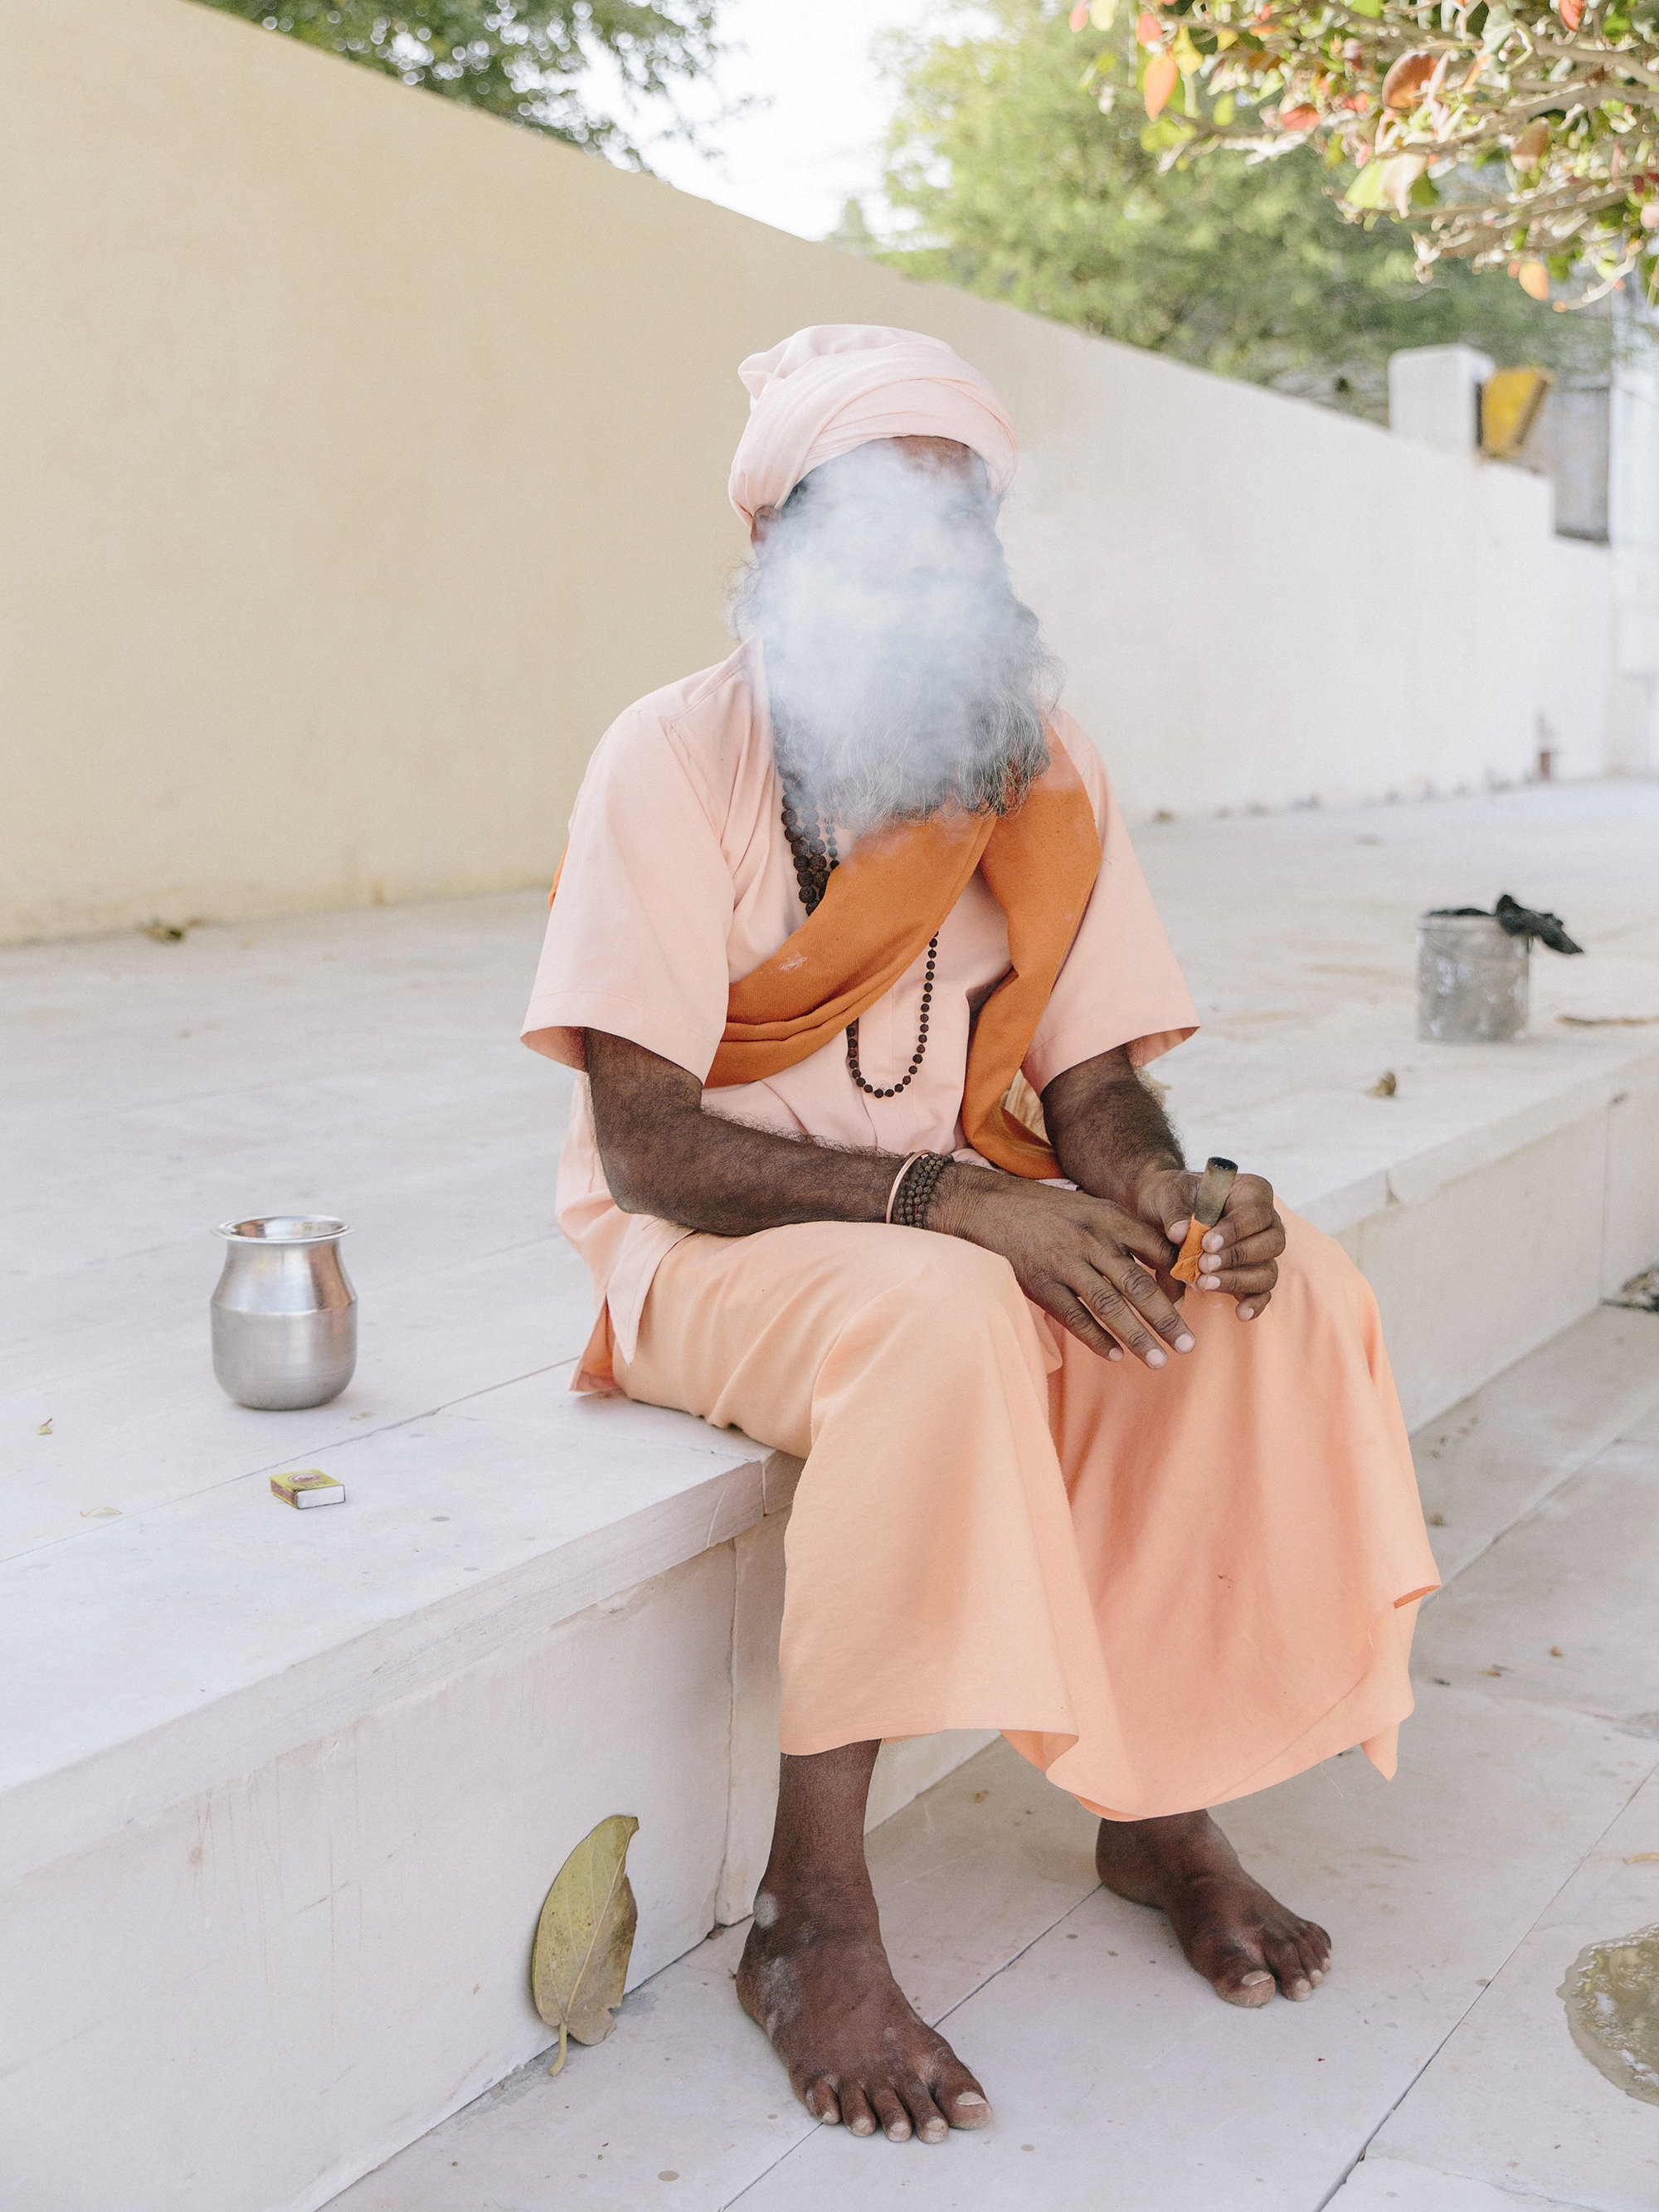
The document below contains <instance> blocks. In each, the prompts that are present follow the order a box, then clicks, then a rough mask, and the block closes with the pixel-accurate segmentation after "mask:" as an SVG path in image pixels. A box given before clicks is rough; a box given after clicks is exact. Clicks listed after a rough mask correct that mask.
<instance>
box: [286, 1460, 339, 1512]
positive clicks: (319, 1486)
mask: <svg viewBox="0 0 1659 2212" xmlns="http://www.w3.org/2000/svg"><path fill="white" fill-rule="evenodd" d="M270 1494H271V1496H272V1497H273V1498H281V1499H282V1501H283V1504H284V1505H343V1504H344V1503H345V1485H344V1484H343V1483H341V1482H336V1480H334V1477H333V1476H332V1475H331V1474H324V1473H323V1472H322V1470H321V1469H320V1468H314V1467H307V1468H301V1470H300V1472H299V1473H298V1474H273V1475H272V1476H271V1478H270Z"/></svg>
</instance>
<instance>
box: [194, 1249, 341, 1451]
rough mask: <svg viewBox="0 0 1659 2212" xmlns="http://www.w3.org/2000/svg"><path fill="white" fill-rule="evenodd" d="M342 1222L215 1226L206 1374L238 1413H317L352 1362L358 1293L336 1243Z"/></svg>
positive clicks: (337, 1390) (338, 1388) (336, 1389)
mask: <svg viewBox="0 0 1659 2212" xmlns="http://www.w3.org/2000/svg"><path fill="white" fill-rule="evenodd" d="M349 1230H350V1224H349V1222H344V1221H335V1220H331V1219H330V1218H327V1217H326V1216H323V1217H313V1216H311V1215H307V1214H295V1213H279V1214H270V1215H266V1216H264V1217H263V1218H255V1219H253V1220H249V1221H224V1222H221V1223H220V1225H219V1226H218V1228H217V1229H216V1230H215V1231H214V1232H213V1233H214V1235H215V1236H216V1237H223V1238H224V1240H225V1264H224V1269H223V1272H222V1274H221V1275H220V1277H219V1287H218V1288H217V1290H216V1291H215V1292H214V1293H213V1306H212V1312H213V1371H214V1373H215V1375H216V1376H218V1378H219V1383H220V1387H221V1388H222V1389H223V1390H225V1391H226V1392H227V1393H228V1395H229V1396H231V1397H233V1398H234V1399H235V1401H236V1402H237V1404H238V1405H239V1406H253V1407H258V1409H259V1410H260V1411H261V1412H265V1413H279V1412H288V1411H290V1410H292V1409H293V1408H295V1407H300V1406H325V1405H327V1403H328V1401H329V1400H330V1399H331V1398H337V1397H338V1396H339V1395H340V1393H341V1391H342V1390H343V1389H345V1386H346V1384H347V1383H349V1382H350V1380H351V1376H352V1371H353V1370H354V1369H355V1368H356V1364H357V1293H356V1291H354V1290H353V1289H352V1287H351V1285H350V1284H349V1281H348V1280H347V1279H346V1272H345V1268H344V1267H343V1265H342V1264H341V1260H340V1239H341V1237H344V1236H346V1235H348V1234H349Z"/></svg>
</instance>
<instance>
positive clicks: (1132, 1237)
mask: <svg viewBox="0 0 1659 2212" xmlns="http://www.w3.org/2000/svg"><path fill="white" fill-rule="evenodd" d="M927 1225H928V1227H929V1228H930V1229H933V1230H938V1231H942V1232H943V1233H944V1234H945V1235H946V1236H948V1237H962V1238H963V1239H964V1240H965V1241H966V1242H967V1243H970V1244H979V1245H982V1246H983V1247H984V1249H986V1250H987V1252H1000V1254H1001V1255H1002V1256H1003V1258H1004V1259H1005V1260H1006V1261H1007V1262H1008V1264H1009V1266H1010V1267H1012V1269H1013V1271H1014V1274H1015V1276H1016V1278H1017V1279H1018V1283H1019V1286H1020V1288H1021V1290H1022V1291H1024V1293H1025V1295H1026V1297H1028V1298H1030V1300H1031V1301H1032V1303H1033V1304H1036V1305H1039V1306H1041V1307H1042V1310H1043V1311H1044V1312H1045V1313H1046V1314H1048V1315H1050V1316H1052V1317H1053V1318H1054V1320H1055V1321H1057V1322H1059V1323H1060V1326H1061V1328H1068V1329H1070V1331H1071V1333H1072V1334H1073V1336H1075V1337H1077V1338H1078V1339H1079V1340H1080V1341H1081V1342H1082V1343H1084V1344H1086V1345H1087V1346H1088V1347H1089V1349H1090V1350H1091V1352H1099V1353H1100V1354H1101V1355H1102V1356H1103V1358H1107V1359H1121V1358H1122V1357H1123V1354H1124V1352H1126V1351H1127V1352H1133V1354H1134V1356H1135V1357H1136V1358H1137V1359H1140V1360H1143V1361H1144V1362H1145V1363H1146V1365H1147V1366H1148V1367H1162V1366H1164V1364H1166V1362H1167V1360H1168V1357H1169V1350H1174V1351H1176V1352H1190V1351H1191V1350H1192V1348H1193V1341H1194V1340H1193V1334H1192V1331H1191V1330H1190V1329H1189V1328H1188V1326H1187V1324H1186V1322H1184V1321H1183V1320H1182V1317H1181V1312H1180V1309H1179V1308H1178V1307H1177V1306H1176V1305H1175V1304H1172V1303H1171V1301H1170V1299H1169V1298H1167V1297H1165V1296H1164V1292H1163V1291H1161V1290H1160V1289H1159V1288H1158V1275H1157V1272H1156V1271H1157V1270H1158V1269H1163V1270H1164V1271H1166V1272H1167V1270H1168V1268H1169V1267H1170V1264H1171V1262H1172V1261H1173V1260H1174V1259H1175V1256H1176V1255H1175V1247H1174V1246H1173V1245H1172V1244H1171V1243H1170V1241H1169V1239H1168V1238H1167V1237H1162V1236H1160V1235H1159V1234H1158V1231H1157V1230H1156V1229H1154V1228H1152V1227H1151V1226H1149V1225H1148V1224H1147V1223H1146V1222H1144V1221H1140V1220H1138V1219H1137V1218H1136V1217H1135V1216H1134V1215H1133V1213H1129V1212H1126V1211H1125V1210H1124V1208H1123V1207H1122V1206H1114V1205H1112V1203H1111V1202H1110V1200H1107V1199H1103V1198H1091V1197H1090V1196H1089V1195H1088V1194H1087V1193H1086V1192H1085V1191H1080V1190H1057V1189H1055V1188H1054V1186H1053V1185H1052V1184H1049V1183H1041V1182H1027V1181H1026V1180H1025V1179H1024V1177H1021V1176H1007V1175H999V1174H997V1173H996V1172H995V1171H994V1170H987V1169H985V1168H975V1167H967V1166H963V1165H960V1164H958V1165H956V1166H953V1167H951V1168H950V1169H949V1170H946V1172H945V1176H944V1177H943V1179H942V1180H941V1182H940V1183H939V1189H938V1191H937V1193H936V1194H935V1195H934V1199H933V1206H932V1207H931V1208H930V1209H929V1213H928V1221H927ZM1166 1347H1168V1349H1166Z"/></svg>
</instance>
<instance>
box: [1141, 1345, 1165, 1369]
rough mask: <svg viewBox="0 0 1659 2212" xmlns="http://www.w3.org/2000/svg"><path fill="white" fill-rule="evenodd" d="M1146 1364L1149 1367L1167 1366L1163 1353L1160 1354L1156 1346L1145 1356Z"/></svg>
mask: <svg viewBox="0 0 1659 2212" xmlns="http://www.w3.org/2000/svg"><path fill="white" fill-rule="evenodd" d="M1146 1364H1147V1365H1148V1366H1149V1367H1164V1366H1167V1365H1168V1364H1169V1360H1168V1357H1167V1355H1166V1354H1165V1353H1164V1352H1160V1351H1159V1350H1158V1346H1156V1345H1154V1346H1152V1350H1151V1351H1150V1352H1148V1353H1147V1354H1146Z"/></svg>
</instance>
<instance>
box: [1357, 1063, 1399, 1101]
mask: <svg viewBox="0 0 1659 2212" xmlns="http://www.w3.org/2000/svg"><path fill="white" fill-rule="evenodd" d="M1399 1088H1400V1079H1399V1077H1398V1076H1397V1075H1396V1074H1395V1072H1394V1070H1393V1068H1391V1067H1385V1068H1384V1069H1383V1073H1382V1074H1381V1075H1379V1076H1378V1077H1377V1079H1376V1082H1375V1083H1373V1084H1372V1085H1371V1087H1370V1090H1369V1091H1367V1092H1366V1093H1365V1096H1366V1097H1367V1098H1392V1097H1394V1095H1395V1092H1396V1091H1398V1090H1399Z"/></svg>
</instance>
